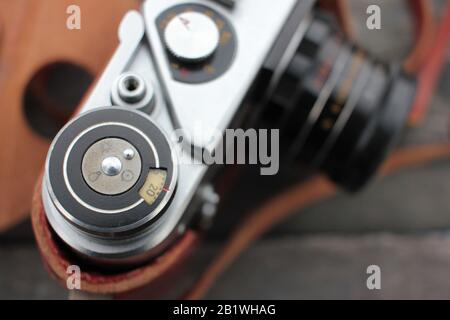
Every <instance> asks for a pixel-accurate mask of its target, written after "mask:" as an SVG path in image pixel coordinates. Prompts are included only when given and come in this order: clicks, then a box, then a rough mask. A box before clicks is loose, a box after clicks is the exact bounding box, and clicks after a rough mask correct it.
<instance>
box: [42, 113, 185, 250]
mask: <svg viewBox="0 0 450 320" xmlns="http://www.w3.org/2000/svg"><path fill="white" fill-rule="evenodd" d="M149 137H151V139H150V138H149ZM177 171H178V168H177V160H176V156H175V153H174V151H173V148H172V147H171V144H170V141H169V140H168V138H167V137H166V136H165V135H164V133H163V132H162V131H161V129H160V128H159V127H158V126H157V125H156V124H155V123H154V122H153V121H152V120H151V119H150V118H149V117H148V116H147V115H145V114H143V113H141V112H138V111H132V110H127V109H123V108H114V107H109V108H101V109H96V110H92V111H89V112H86V113H83V114H82V115H80V116H79V117H78V118H76V119H75V120H73V121H71V122H70V123H69V124H68V125H67V126H66V127H65V128H64V129H63V130H62V131H61V132H60V133H59V134H58V136H57V137H56V139H55V140H54V142H53V144H52V146H51V152H50V154H49V157H48V160H47V168H46V181H45V188H46V189H47V193H48V196H49V197H50V198H51V199H52V201H53V203H54V204H55V206H56V209H57V213H58V214H57V215H52V216H50V215H48V216H49V220H50V222H51V223H52V224H54V223H56V224H57V225H58V224H60V223H61V221H60V219H61V218H63V219H65V221H64V222H69V223H64V225H65V227H66V228H65V230H66V231H67V228H69V229H70V230H71V232H61V233H59V235H60V236H61V237H62V238H63V239H64V240H65V241H66V242H68V244H69V245H71V246H72V247H74V248H76V249H78V250H80V251H81V252H82V253H84V254H87V255H90V254H91V253H92V252H96V253H97V254H100V255H104V256H103V258H105V259H107V258H108V257H114V256H116V257H119V256H122V254H123V255H125V256H126V253H127V252H130V251H139V250H140V247H139V246H140V245H142V243H140V241H139V237H138V238H137V239H133V238H134V237H135V236H136V235H137V234H140V233H141V231H142V230H145V229H146V228H148V226H149V224H151V223H152V222H153V221H154V220H156V219H158V216H159V215H161V214H163V213H164V210H165V209H166V207H167V204H168V203H170V200H171V198H172V196H173V194H174V192H175V190H176V186H177ZM51 212H52V211H49V212H48V213H51ZM72 234H76V235H78V237H77V236H75V237H71V236H70V235H72ZM79 237H84V238H86V240H87V241H84V242H83V243H84V245H85V246H80V242H79V241H78V240H79ZM108 239H109V240H112V239H114V240H115V241H118V243H122V242H123V243H122V244H121V245H120V246H115V250H111V247H110V248H109V249H110V250H109V251H110V252H108V250H107V249H108V248H106V249H105V251H102V244H103V242H104V241H108ZM132 240H134V241H132ZM121 250H125V251H126V252H121ZM101 258H102V257H99V259H101Z"/></svg>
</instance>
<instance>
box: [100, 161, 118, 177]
mask: <svg viewBox="0 0 450 320" xmlns="http://www.w3.org/2000/svg"><path fill="white" fill-rule="evenodd" d="M102 171H103V173H104V174H106V175H107V176H110V177H113V176H117V175H118V174H119V173H120V171H122V162H120V160H119V158H117V157H108V158H105V159H104V160H103V161H102Z"/></svg>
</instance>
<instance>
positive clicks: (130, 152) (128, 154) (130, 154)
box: [123, 149, 135, 160]
mask: <svg viewBox="0 0 450 320" xmlns="http://www.w3.org/2000/svg"><path fill="white" fill-rule="evenodd" d="M134 156H135V154H134V150H132V149H125V150H124V151H123V157H124V158H125V159H127V160H132V159H133V158H134Z"/></svg>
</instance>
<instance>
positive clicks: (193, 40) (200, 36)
mask: <svg viewBox="0 0 450 320" xmlns="http://www.w3.org/2000/svg"><path fill="white" fill-rule="evenodd" d="M164 40H165V43H166V46H167V49H168V50H169V52H170V53H171V54H172V55H173V56H174V57H175V58H176V59H178V60H180V61H182V62H187V63H199V62H203V61H205V60H207V59H208V58H209V57H211V56H212V55H213V54H214V52H216V50H217V48H218V47H219V42H220V31H219V28H218V27H217V24H216V23H215V22H214V20H213V19H211V18H210V17H209V16H207V15H206V14H204V13H201V12H194V11H193V12H183V13H180V14H177V15H176V16H175V17H174V18H172V20H170V21H169V23H168V24H167V27H166V29H165V32H164Z"/></svg>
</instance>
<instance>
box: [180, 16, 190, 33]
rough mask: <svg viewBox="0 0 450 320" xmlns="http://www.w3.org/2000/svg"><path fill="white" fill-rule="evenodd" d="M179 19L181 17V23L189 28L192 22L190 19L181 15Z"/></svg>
mask: <svg viewBox="0 0 450 320" xmlns="http://www.w3.org/2000/svg"><path fill="white" fill-rule="evenodd" d="M179 19H180V21H181V23H182V24H183V25H184V26H185V27H186V29H188V30H189V25H190V24H191V22H190V21H189V20H188V19H186V18H183V17H179Z"/></svg>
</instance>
